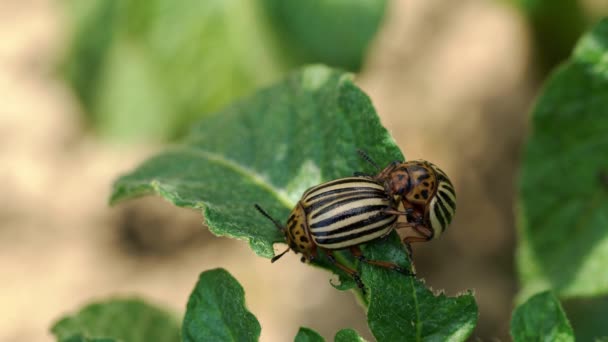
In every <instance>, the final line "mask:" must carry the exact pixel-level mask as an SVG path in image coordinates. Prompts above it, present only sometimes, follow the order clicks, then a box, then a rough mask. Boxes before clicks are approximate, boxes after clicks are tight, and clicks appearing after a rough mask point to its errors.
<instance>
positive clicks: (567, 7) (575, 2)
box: [510, 0, 590, 72]
mask: <svg viewBox="0 0 608 342" xmlns="http://www.w3.org/2000/svg"><path fill="white" fill-rule="evenodd" d="M510 1H512V2H514V3H516V4H517V5H518V6H519V7H520V8H521V9H522V11H523V12H524V14H525V15H526V16H527V17H528V20H529V21H530V25H531V27H532V33H533V37H534V46H535V48H536V53H537V56H538V59H539V62H540V64H541V67H542V68H543V69H544V72H548V71H550V70H551V69H552V68H553V67H555V66H556V65H557V64H558V63H561V62H562V61H563V60H565V59H566V58H567V57H568V54H570V51H571V50H572V47H573V46H574V44H575V42H576V40H577V39H578V37H580V35H581V34H582V33H583V31H584V30H585V28H586V27H587V25H588V24H589V20H590V19H589V18H587V17H586V16H585V13H584V11H583V8H582V5H581V1H580V0H510Z"/></svg>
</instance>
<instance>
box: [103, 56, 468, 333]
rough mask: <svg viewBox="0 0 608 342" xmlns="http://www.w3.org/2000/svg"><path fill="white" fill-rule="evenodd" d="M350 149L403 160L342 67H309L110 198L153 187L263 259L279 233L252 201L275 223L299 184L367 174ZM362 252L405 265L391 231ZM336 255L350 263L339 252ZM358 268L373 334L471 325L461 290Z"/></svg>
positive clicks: (132, 176)
mask: <svg viewBox="0 0 608 342" xmlns="http://www.w3.org/2000/svg"><path fill="white" fill-rule="evenodd" d="M358 148H362V149H365V150H366V151H367V152H368V153H369V154H370V156H372V158H374V159H375V160H376V161H377V162H378V163H379V164H381V165H382V166H384V165H386V164H388V163H389V162H391V161H394V160H403V155H402V154H401V152H400V150H399V148H398V147H397V146H396V144H395V142H394V140H393V139H392V137H391V136H390V135H389V133H388V132H387V131H386V129H385V128H384V127H383V126H382V125H381V124H380V120H379V118H378V116H377V115H376V113H375V110H374V108H373V106H372V104H371V101H370V100H369V98H368V97H367V96H366V95H365V94H364V93H363V92H362V91H361V90H360V89H359V88H358V87H357V86H356V85H355V84H354V83H353V81H352V75H350V74H344V73H342V72H339V71H336V70H332V69H329V68H327V67H323V66H312V67H308V68H305V69H302V70H301V71H299V72H297V73H293V74H291V75H290V76H289V77H288V78H287V79H286V80H285V81H283V82H280V83H278V84H276V85H275V86H272V87H270V88H267V89H264V90H261V91H259V92H258V93H256V94H255V95H254V96H251V97H249V98H246V99H243V100H242V101H239V102H237V103H235V104H233V105H232V106H229V107H227V108H226V109H224V110H222V111H221V112H218V113H216V114H215V115H213V116H211V117H209V118H208V119H206V120H204V121H203V122H201V123H200V124H199V125H198V126H196V127H195V128H194V129H193V130H192V132H191V134H190V135H189V136H188V137H187V138H186V140H185V141H184V143H183V144H182V145H179V146H175V147H174V148H172V149H170V150H169V151H166V152H163V153H161V154H159V155H157V156H154V157H152V158H150V159H149V160H147V161H146V162H144V163H143V164H142V165H141V166H139V167H138V168H137V169H136V170H134V171H133V172H131V173H129V174H127V175H125V176H123V177H121V178H120V179H119V180H118V181H117V182H116V183H115V184H114V191H113V195H112V201H113V202H118V201H121V200H124V199H127V198H131V197H137V196H141V195H146V194H153V193H156V194H159V195H161V196H162V197H164V198H165V199H167V200H168V201H170V202H172V203H174V204H175V205H177V206H181V207H190V208H195V209H199V210H201V211H202V213H203V216H204V217H205V221H206V223H207V225H208V227H209V229H210V230H211V231H212V232H213V233H214V234H216V235H219V236H228V237H233V238H237V239H243V240H246V241H248V242H249V244H250V246H251V248H252V249H253V251H255V252H256V253H257V254H258V255H260V256H263V257H266V258H270V257H272V256H273V255H274V251H273V244H274V243H276V242H284V237H283V236H282V235H281V233H280V232H279V231H278V230H277V228H276V227H274V225H273V224H272V223H271V222H270V221H268V220H267V219H266V218H264V217H263V216H262V215H260V214H259V213H258V212H257V211H256V210H255V209H254V207H253V204H254V203H258V204H260V205H261V206H262V207H263V208H265V209H266V210H267V211H268V212H269V213H270V214H271V215H272V216H274V217H276V218H277V220H279V221H280V222H284V221H285V220H286V218H287V216H288V213H289V211H290V210H291V208H293V206H294V205H295V204H296V203H297V201H298V200H299V198H300V196H301V194H302V193H303V192H304V191H305V190H306V189H307V188H309V187H311V186H314V185H317V184H319V183H321V182H323V181H327V180H331V179H335V178H340V177H346V176H350V175H352V174H353V172H354V171H366V172H370V173H373V172H376V170H374V169H373V168H372V167H371V166H370V165H368V164H367V163H366V162H365V161H363V160H362V159H361V158H360V157H359V156H358V155H357V153H356V150H357V149H358ZM364 252H366V253H369V254H370V255H371V256H375V258H377V259H379V260H393V261H395V262H398V263H399V264H400V265H402V266H403V267H404V268H406V269H408V268H409V259H408V257H407V253H406V251H405V248H404V247H403V245H402V244H401V242H400V241H399V239H398V237H397V234H396V233H392V234H391V235H390V236H389V237H388V238H387V239H384V240H378V241H375V242H372V243H369V244H368V245H367V246H365V250H364ZM336 254H337V258H338V259H339V260H340V261H342V262H344V263H346V264H347V265H350V266H352V267H358V266H357V263H356V262H354V259H353V258H351V257H350V256H348V255H347V254H346V253H343V252H337V253H336ZM286 257H290V256H286ZM291 257H293V255H291ZM315 264H316V265H317V266H321V267H324V268H327V269H329V270H331V271H333V272H335V273H337V274H339V275H341V276H342V277H341V280H342V281H343V283H342V284H341V285H339V286H337V287H338V288H340V289H343V290H344V289H349V288H352V287H353V285H354V284H353V282H352V280H350V279H349V278H347V277H344V274H343V273H341V272H339V271H338V270H337V268H336V267H335V266H333V265H331V264H330V263H329V262H328V261H327V259H326V258H323V257H322V256H321V257H320V258H318V259H317V260H316V262H315ZM302 267H306V266H305V265H302ZM362 276H363V281H364V282H365V284H366V287H367V288H368V290H369V291H368V294H367V296H364V297H363V296H362V297H361V299H362V302H363V304H364V305H366V304H369V324H370V327H371V329H372V332H373V333H374V335H375V336H376V338H377V340H378V341H391V340H394V338H399V336H401V337H403V336H407V337H412V341H421V340H423V339H429V338H430V339H433V338H452V339H453V340H464V339H466V337H467V336H468V334H470V332H471V331H472V329H473V327H474V325H475V322H476V319H477V307H476V305H475V301H474V299H473V297H472V295H471V294H464V295H462V296H459V297H455V298H449V297H446V296H443V295H439V296H435V295H433V294H432V293H431V292H430V291H429V290H428V289H426V288H425V286H424V284H423V283H422V282H421V281H419V280H415V279H412V278H411V277H407V276H404V275H402V274H399V273H396V272H388V271H386V270H384V269H380V268H378V267H367V266H364V267H363V269H362ZM355 292H357V293H359V295H361V293H360V292H359V291H358V290H355Z"/></svg>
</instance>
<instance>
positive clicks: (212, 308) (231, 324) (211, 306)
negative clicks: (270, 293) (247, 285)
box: [182, 269, 261, 341]
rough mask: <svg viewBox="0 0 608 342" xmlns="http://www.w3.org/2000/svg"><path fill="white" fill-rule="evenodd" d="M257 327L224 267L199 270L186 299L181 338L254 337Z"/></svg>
mask: <svg viewBox="0 0 608 342" xmlns="http://www.w3.org/2000/svg"><path fill="white" fill-rule="evenodd" d="M260 330H261V327H260V323H258V320H257V319H256V318H255V316H254V315H253V314H252V313H251V312H249V311H248V310H247V308H246V307H245V292H244V291H243V288H242V287H241V285H240V284H239V283H238V282H237V281H236V279H234V278H233V277H232V276H231V275H230V274H229V273H228V272H226V270H224V269H215V270H211V271H206V272H203V273H201V275H200V277H199V280H198V283H197V284H196V287H195V288H194V291H192V294H191V295H190V299H189V300H188V308H187V310H186V316H185V317H184V324H183V326H182V338H183V340H184V341H257V340H258V339H259V337H260Z"/></svg>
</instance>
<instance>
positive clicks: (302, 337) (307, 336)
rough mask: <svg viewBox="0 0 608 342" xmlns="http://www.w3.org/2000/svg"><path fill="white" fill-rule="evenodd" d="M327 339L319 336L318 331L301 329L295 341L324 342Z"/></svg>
mask: <svg viewBox="0 0 608 342" xmlns="http://www.w3.org/2000/svg"><path fill="white" fill-rule="evenodd" d="M324 341H325V339H324V338H323V337H321V335H319V333H317V332H316V331H314V330H312V329H309V328H304V327H301V328H300V330H298V334H297V335H296V338H295V339H294V342H324Z"/></svg>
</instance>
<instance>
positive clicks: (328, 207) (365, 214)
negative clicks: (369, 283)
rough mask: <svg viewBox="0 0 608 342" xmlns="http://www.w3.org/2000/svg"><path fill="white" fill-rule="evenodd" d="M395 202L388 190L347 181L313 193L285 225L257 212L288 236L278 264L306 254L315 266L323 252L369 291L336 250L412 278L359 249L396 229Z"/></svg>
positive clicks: (316, 188) (353, 179) (370, 181)
mask: <svg viewBox="0 0 608 342" xmlns="http://www.w3.org/2000/svg"><path fill="white" fill-rule="evenodd" d="M395 205H396V202H395V201H394V199H393V197H391V196H389V195H388V194H387V193H386V191H385V189H384V186H383V185H382V184H380V183H378V182H377V181H376V180H374V179H370V178H369V177H347V178H341V179H336V180H333V181H330V182H327V183H323V184H320V185H317V186H314V187H312V188H310V189H308V190H307V191H306V192H304V194H303V195H302V197H301V199H300V201H299V202H298V203H297V204H296V206H295V208H294V209H293V210H292V211H291V214H290V215H289V218H288V220H287V224H285V225H282V224H281V223H279V222H278V221H277V220H275V219H274V218H272V217H271V216H270V215H269V214H268V213H267V212H266V211H264V210H263V209H262V208H261V207H260V206H259V205H257V204H256V205H255V207H256V209H257V210H258V211H259V212H260V213H262V215H264V216H265V217H267V218H268V219H269V220H271V221H272V222H273V223H274V225H275V226H276V227H277V228H278V229H279V230H280V231H281V232H282V233H283V234H284V235H285V239H286V242H287V245H288V247H287V249H286V250H285V251H284V252H282V253H281V254H278V255H276V256H275V257H274V258H272V260H271V261H272V262H275V261H276V260H278V259H279V258H280V257H282V256H283V255H284V254H285V253H287V252H288V251H289V250H292V251H294V252H295V253H296V254H297V253H302V254H303V257H302V259H301V260H302V262H311V261H313V260H314V259H315V258H317V256H318V250H322V251H323V252H324V253H325V255H326V256H327V258H328V259H329V261H330V262H331V263H333V264H334V265H336V266H337V267H338V268H340V269H342V270H343V271H344V272H346V273H347V274H349V275H350V276H351V277H352V278H353V279H354V280H355V282H356V283H357V286H358V287H359V288H360V289H361V290H362V291H365V290H364V287H363V283H362V282H361V279H360V277H359V273H358V272H357V271H356V270H353V269H351V268H350V267H347V266H345V265H343V264H341V263H340V262H339V261H337V260H336V258H335V257H334V255H333V251H334V250H339V249H346V248H348V249H349V250H350V252H351V253H352V254H353V255H354V256H355V257H356V258H357V259H358V260H359V261H361V262H364V263H367V264H370V265H376V266H380V267H384V268H387V269H391V270H395V271H397V272H400V273H403V274H406V275H412V273H410V272H409V271H408V270H406V269H404V268H402V267H401V266H399V265H397V264H395V263H392V262H387V261H379V260H369V259H367V258H366V257H365V256H363V254H362V252H361V250H360V248H359V245H360V244H362V243H366V242H369V241H372V240H375V239H378V238H381V237H383V236H386V235H387V234H389V233H390V232H391V231H392V230H393V229H394V228H395V226H396V225H397V219H398V216H399V215H401V214H402V213H399V212H397V211H395Z"/></svg>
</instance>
